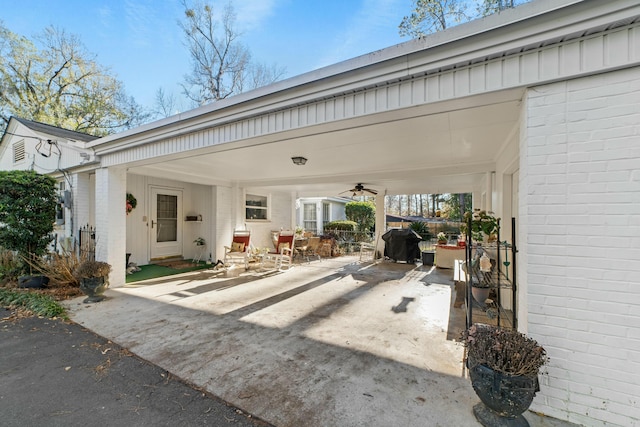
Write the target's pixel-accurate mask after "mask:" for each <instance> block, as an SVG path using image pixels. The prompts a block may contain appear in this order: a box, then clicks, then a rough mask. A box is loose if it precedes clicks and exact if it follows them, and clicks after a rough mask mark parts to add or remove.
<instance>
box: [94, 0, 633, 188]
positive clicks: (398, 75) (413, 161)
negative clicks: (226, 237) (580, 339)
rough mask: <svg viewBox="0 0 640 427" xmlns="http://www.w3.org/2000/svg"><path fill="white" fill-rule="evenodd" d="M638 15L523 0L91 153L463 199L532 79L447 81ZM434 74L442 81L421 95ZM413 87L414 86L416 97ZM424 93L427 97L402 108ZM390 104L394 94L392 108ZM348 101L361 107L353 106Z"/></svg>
mask: <svg viewBox="0 0 640 427" xmlns="http://www.w3.org/2000/svg"><path fill="white" fill-rule="evenodd" d="M634 8H635V9H634ZM637 8H638V5H637V4H636V2H633V1H631V0H619V1H616V2H605V3H601V2H587V1H578V0H537V1H533V2H531V3H528V4H525V5H522V6H520V7H518V8H515V9H512V10H507V11H504V12H502V13H500V14H496V15H492V16H489V17H487V18H484V19H481V20H477V21H472V22H469V23H467V24H463V25H460V26H457V27H453V28H451V29H448V30H446V31H443V32H441V33H436V34H432V35H430V36H428V37H424V38H421V39H417V40H412V41H409V42H406V43H402V44H399V45H396V46H392V47H389V48H386V49H383V50H380V51H377V52H373V53H371V54H368V55H364V56H361V57H358V58H354V59H352V60H348V61H345V62H342V63H339V64H335V65H332V66H329V67H325V68H323V69H320V70H316V71H313V72H310V73H306V74H303V75H301V76H297V77H293V78H290V79H287V80H284V81H281V82H277V83H275V84H273V85H270V86H267V87H264V88H260V89H257V90H254V91H251V92H247V93H244V94H240V95H238V96H235V97H232V98H229V99H226V100H222V101H218V102H216V103H213V104H210V105H206V106H203V107H200V108H197V109H195V110H191V111H187V112H185V113H182V114H179V115H176V116H173V117H169V118H166V119H163V120H159V121H157V122H154V123H150V124H147V125H144V126H141V127H139V128H136V129H132V130H129V131H126V132H122V133H119V134H116V135H111V136H108V137H105V138H101V139H100V140H97V141H95V142H94V143H92V144H91V146H93V148H94V149H95V150H96V153H97V154H99V155H102V156H103V159H104V164H105V165H106V166H118V165H126V166H127V168H128V170H129V172H130V173H134V174H143V175H149V176H159V177H167V176H172V177H173V178H175V179H178V180H183V181H186V182H196V183H202V184H211V185H225V186H234V185H237V186H240V187H244V188H250V187H267V188H271V189H277V190H284V191H291V192H295V193H297V195H299V196H319V195H337V194H339V193H340V192H341V191H344V190H345V189H347V188H351V187H352V186H353V185H354V184H355V183H357V182H363V183H366V184H367V186H369V187H372V188H376V189H379V190H382V191H384V192H386V193H387V194H403V193H405V194H406V193H428V192H429V193H447V192H452V193H453V192H469V191H473V190H474V189H477V188H478V187H479V185H481V183H482V182H483V180H484V179H485V178H486V176H487V173H490V172H492V171H494V170H495V165H496V158H497V156H498V155H499V154H500V153H501V152H502V151H504V150H505V149H506V147H507V146H508V145H511V146H513V145H514V141H517V139H518V130H519V121H520V114H521V113H520V100H521V98H522V95H523V93H524V90H525V88H526V87H527V84H532V83H533V82H535V81H536V80H535V78H533V79H529V80H527V79H524V80H520V81H517V82H516V83H515V84H514V83H513V82H511V80H513V79H510V78H509V77H508V76H509V74H508V72H509V70H508V69H505V68H504V67H503V68H502V70H500V69H495V71H496V74H495V76H494V75H492V74H489V73H490V71H491V69H490V68H487V70H486V71H485V72H484V73H485V74H483V75H484V76H485V77H484V80H478V81H477V82H476V81H471V82H470V83H469V85H468V86H469V87H467V88H465V89H463V90H462V91H460V88H459V87H457V86H456V85H457V80H451V81H449V82H447V81H446V79H457V78H459V77H455V75H456V73H458V75H462V74H461V73H463V72H464V71H465V70H467V72H469V73H470V71H468V70H470V69H471V68H473V67H474V66H475V68H476V69H477V68H480V67H477V65H478V64H484V63H487V64H489V63H493V64H499V63H500V61H503V60H504V58H505V57H507V56H509V55H516V56H517V54H522V53H523V52H527V51H529V50H535V49H542V48H544V47H546V46H550V45H553V44H558V43H561V42H563V41H566V40H572V39H575V38H577V37H582V36H585V35H587V34H590V33H592V32H596V31H604V30H606V29H608V28H612V27H614V28H615V27H616V26H618V25H622V24H628V23H629V22H630V21H629V19H628V15H629V13H630V12H629V10H631V13H636V12H637ZM635 19H636V20H637V16H636V18H635ZM492 61H493V62H492ZM510 66H514V67H515V66H516V65H514V64H510ZM458 70H459V71H458ZM499 72H501V73H503V74H500V75H499ZM515 72H522V71H521V70H520V71H518V70H516V71H515ZM438 76H442V78H443V79H444V80H443V81H444V84H443V85H442V86H437V87H435V89H434V88H428V87H427V86H428V85H429V84H430V83H431V82H435V81H437V79H438V78H439V77H438ZM414 79H416V80H415V82H416V84H418V83H419V84H422V85H424V88H423V89H420V87H419V86H415V87H413V88H412V87H411V85H413V83H414ZM469 79H471V80H473V76H471V74H470V77H469ZM491 79H497V81H496V82H494V81H492V80H491ZM524 81H526V82H527V83H523V82H524ZM437 84H440V83H439V82H438V83H437ZM446 84H448V86H447V85H446ZM474 85H479V86H477V87H476V86H474ZM390 87H393V88H394V89H395V90H396V92H394V93H392V94H391V93H390V92H389V91H388V89H389V88H390ZM398 88H400V89H398ZM407 88H409V89H407ZM407 90H408V92H407ZM420 90H422V91H423V93H422V95H421V96H423V97H424V98H425V100H424V101H419V102H413V101H407V99H409V98H410V97H415V96H416V94H419V92H418V91H420ZM428 90H431V92H428ZM449 90H453V92H452V93H448V91H449ZM385 91H387V92H385ZM403 91H404V92H403ZM455 91H460V93H461V95H460V94H459V93H456V92H455ZM381 94H382V96H384V97H386V98H384V100H383V101H384V102H385V103H387V104H393V103H394V102H395V103H396V104H397V105H395V106H394V105H392V106H391V107H388V106H385V108H388V109H386V110H385V109H384V108H378V107H380V105H382V104H381V103H382V102H383V101H381V100H382V99H383V98H378V97H379V96H380V95H381ZM434 94H435V96H434ZM396 96H397V97H404V98H403V99H402V100H401V101H395V100H394V99H392V98H393V97H396ZM367 97H368V98H367ZM407 97H409V98H407ZM350 98H352V99H356V98H359V99H360V101H362V100H363V99H364V101H362V103H361V104H358V105H355V104H354V103H355V102H356V101H352V100H350ZM403 102H406V104H403ZM338 103H344V105H342V106H337V104H338ZM330 104H332V105H331V107H328V105H330ZM404 105H407V106H406V107H404ZM328 108H333V110H331V111H330V110H329V109H328ZM347 108H352V109H354V111H353V113H348V114H347V112H346V109H347ZM358 108H364V110H362V111H357V109H358ZM367 108H371V112H369V111H368V110H367ZM338 110H340V112H341V113H342V114H343V115H342V116H339V114H338ZM310 115H313V117H311V116H310ZM283 117H284V118H283ZM294 121H295V123H294ZM283 123H284V125H287V124H289V125H291V126H290V128H286V126H284V125H283ZM279 126H280V127H279ZM265 129H266V130H267V131H266V132H265V131H264V130H265ZM193 140H198V141H197V142H193ZM199 140H205V142H204V143H203V142H201V141H199ZM170 143H171V144H173V148H172V147H171V146H170ZM189 144H192V145H189ZM198 144H199V145H198ZM161 145H162V146H161ZM142 147H149V149H146V151H145V150H143V149H142ZM175 147H186V148H185V149H180V150H181V151H178V150H177V149H176V148H175ZM172 150H173V151H172ZM143 151H144V152H143ZM127 154H131V156H128V155H127ZM296 155H302V156H304V157H306V158H308V159H309V161H308V163H307V165H305V166H302V167H300V166H294V165H292V164H291V160H290V157H292V156H296ZM516 155H517V154H516Z"/></svg>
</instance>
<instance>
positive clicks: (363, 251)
mask: <svg viewBox="0 0 640 427" xmlns="http://www.w3.org/2000/svg"><path fill="white" fill-rule="evenodd" d="M378 235H379V234H378V233H376V238H375V239H374V240H373V242H371V243H367V242H360V261H362V260H363V259H364V260H367V259H368V258H371V261H374V262H375V260H376V258H377V247H378Z"/></svg>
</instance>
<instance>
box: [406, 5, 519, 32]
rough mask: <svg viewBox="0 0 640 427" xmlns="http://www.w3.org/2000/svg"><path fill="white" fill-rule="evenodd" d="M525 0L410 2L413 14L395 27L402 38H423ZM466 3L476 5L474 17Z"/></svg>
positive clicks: (511, 6)
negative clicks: (468, 10) (469, 12)
mask: <svg viewBox="0 0 640 427" xmlns="http://www.w3.org/2000/svg"><path fill="white" fill-rule="evenodd" d="M527 1H529V0H473V1H468V0H413V11H412V12H411V14H410V15H409V16H405V17H404V18H402V21H401V22H400V25H399V26H398V28H399V33H400V35H401V36H410V37H413V38H418V37H423V36H425V35H427V34H431V33H435V32H438V31H442V30H445V29H447V28H449V27H451V26H453V25H455V24H459V23H461V22H466V21H469V20H470V19H475V18H479V17H482V16H488V15H491V14H493V13H496V12H500V11H502V10H504V9H508V8H513V7H516V6H517V5H519V4H522V3H526V2H527ZM469 3H471V4H475V6H476V14H475V15H470V14H468V13H467V6H468V5H469Z"/></svg>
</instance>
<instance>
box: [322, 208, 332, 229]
mask: <svg viewBox="0 0 640 427" xmlns="http://www.w3.org/2000/svg"><path fill="white" fill-rule="evenodd" d="M330 222H331V204H330V203H323V204H322V228H323V229H324V226H325V225H327V224H328V223H330Z"/></svg>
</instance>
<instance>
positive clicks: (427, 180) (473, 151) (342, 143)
mask: <svg viewBox="0 0 640 427" xmlns="http://www.w3.org/2000/svg"><path fill="white" fill-rule="evenodd" d="M521 96H522V91H508V92H501V93H496V94H485V95H482V96H477V97H470V98H467V99H463V100H457V101H455V102H449V103H441V104H439V105H430V106H427V107H420V108H412V109H406V110H399V111H395V112H392V113H385V114H378V115H372V116H366V117H364V118H358V119H353V120H347V121H342V122H337V123H331V124H327V125H319V126H313V127H308V128H304V129H301V130H298V131H294V132H286V133H280V134H275V135H271V136H269V137H265V138H256V139H253V140H246V141H240V142H234V143H226V144H221V145H219V146H217V147H214V148H208V149H206V150H203V151H199V152H190V153H185V154H183V155H182V158H177V157H176V156H174V157H170V158H168V159H165V160H164V161H162V162H158V163H148V164H140V165H137V166H133V167H132V168H130V169H129V172H130V173H137V174H145V175H150V176H157V177H163V178H173V179H178V180H182V181H188V182H196V183H202V184H222V185H236V184H237V185H239V186H241V187H247V188H255V187H266V188H269V189H271V190H281V191H291V192H296V193H297V194H298V195H299V196H336V195H339V193H341V192H343V191H345V190H348V189H350V188H353V186H354V185H355V184H356V183H360V182H361V183H364V184H366V185H365V186H366V187H369V188H373V189H377V190H379V191H381V192H386V194H411V193H423V194H427V193H450V192H454V193H455V192H470V191H473V189H474V188H476V187H477V186H478V184H479V183H480V182H482V180H483V179H484V176H485V173H486V172H490V171H493V170H494V169H495V160H496V157H497V155H498V153H499V152H500V150H502V149H503V147H504V146H505V144H506V141H508V140H509V139H510V138H514V137H516V136H517V130H518V122H519V115H520V98H521ZM292 156H303V157H306V158H307V159H308V161H307V164H306V165H304V166H297V165H294V164H293V162H292V161H291V157H292ZM155 161H156V162H157V160H155Z"/></svg>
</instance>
